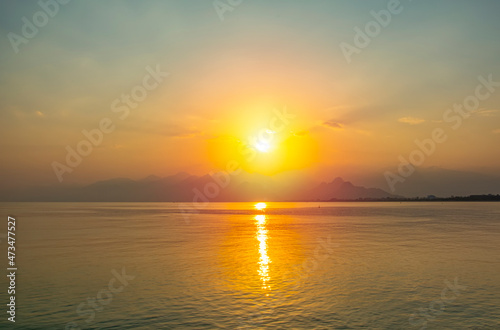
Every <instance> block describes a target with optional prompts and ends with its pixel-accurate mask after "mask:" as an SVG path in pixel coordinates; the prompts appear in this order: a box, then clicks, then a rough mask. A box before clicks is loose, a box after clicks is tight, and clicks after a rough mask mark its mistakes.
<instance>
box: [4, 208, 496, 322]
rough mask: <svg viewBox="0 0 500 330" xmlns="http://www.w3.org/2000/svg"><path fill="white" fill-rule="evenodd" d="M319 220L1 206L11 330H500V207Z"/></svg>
mask: <svg viewBox="0 0 500 330" xmlns="http://www.w3.org/2000/svg"><path fill="white" fill-rule="evenodd" d="M320 206H321V207H318V204H317V203H267V207H266V208H265V209H262V210H258V209H256V208H255V207H254V204H253V203H227V204H224V203H212V204H210V205H207V206H206V207H205V208H203V209H199V210H198V209H193V208H192V206H191V205H190V204H174V203H135V204H134V203H132V204H130V203H127V204H124V203H3V204H0V207H1V210H2V214H3V217H4V224H3V225H2V226H1V227H0V234H3V235H2V236H0V239H1V240H2V242H1V249H2V251H4V252H2V253H1V254H2V255H3V256H4V257H2V259H4V260H2V263H1V264H2V266H3V268H4V271H5V267H7V266H6V264H7V259H6V251H7V244H6V239H5V236H4V235H5V232H6V221H7V215H14V216H16V219H17V231H16V235H17V236H16V238H17V241H16V243H17V250H16V252H17V256H16V257H17V259H16V260H17V266H18V271H17V277H16V281H17V288H16V289H17V295H16V307H17V314H16V324H15V328H16V329H65V328H68V329H69V328H82V329H83V328H86V329H425V328H427V329H500V311H499V306H500V253H499V248H500V203H322V204H321V205H320ZM183 209H184V210H183ZM186 210H187V212H186ZM5 272H6V271H5ZM7 286H8V283H7V279H6V277H5V276H2V278H1V281H0V288H1V290H0V292H1V294H0V299H1V301H3V303H2V305H3V306H4V307H3V308H4V311H2V315H3V316H2V319H1V320H0V327H2V328H9V327H10V326H11V324H10V322H7V320H6V319H7V316H8V315H7V314H6V305H5V304H6V303H7V302H8V299H9V298H8V296H7Z"/></svg>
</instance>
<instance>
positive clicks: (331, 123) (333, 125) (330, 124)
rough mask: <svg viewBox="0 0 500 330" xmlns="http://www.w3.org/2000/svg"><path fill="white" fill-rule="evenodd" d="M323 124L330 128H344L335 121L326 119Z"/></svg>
mask: <svg viewBox="0 0 500 330" xmlns="http://www.w3.org/2000/svg"><path fill="white" fill-rule="evenodd" d="M323 126H326V127H330V128H344V126H343V125H342V124H341V123H339V122H336V121H333V120H327V121H325V122H323Z"/></svg>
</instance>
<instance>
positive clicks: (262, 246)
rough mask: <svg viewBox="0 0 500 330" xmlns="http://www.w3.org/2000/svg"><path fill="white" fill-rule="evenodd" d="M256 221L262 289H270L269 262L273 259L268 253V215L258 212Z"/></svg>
mask: <svg viewBox="0 0 500 330" xmlns="http://www.w3.org/2000/svg"><path fill="white" fill-rule="evenodd" d="M255 221H256V222H257V235H256V237H257V240H258V241H259V254H260V258H259V270H258V272H259V275H260V280H261V281H262V289H270V288H271V287H270V285H269V283H268V282H269V279H270V277H269V264H270V263H271V259H269V256H268V255H267V238H268V236H267V229H266V216H265V215H264V214H258V215H256V216H255Z"/></svg>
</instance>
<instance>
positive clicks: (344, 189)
mask: <svg viewBox="0 0 500 330" xmlns="http://www.w3.org/2000/svg"><path fill="white" fill-rule="evenodd" d="M304 197H305V199H306V200H357V199H384V198H398V197H400V196H396V195H392V194H389V193H388V192H386V191H384V190H382V189H378V188H365V187H361V186H355V185H353V184H352V183H351V182H349V181H344V180H343V179H342V178H335V179H334V180H333V181H332V182H330V183H326V182H323V183H321V184H320V185H319V186H317V187H316V188H313V189H311V190H310V191H309V192H307V194H306V195H305V196H304Z"/></svg>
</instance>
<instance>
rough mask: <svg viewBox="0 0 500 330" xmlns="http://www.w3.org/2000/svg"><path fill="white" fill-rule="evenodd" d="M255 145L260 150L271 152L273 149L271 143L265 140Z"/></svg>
mask: <svg viewBox="0 0 500 330" xmlns="http://www.w3.org/2000/svg"><path fill="white" fill-rule="evenodd" d="M254 147H255V149H257V150H258V151H260V152H269V150H271V145H270V144H269V143H267V142H263V141H259V142H257V143H255V145H254Z"/></svg>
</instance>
